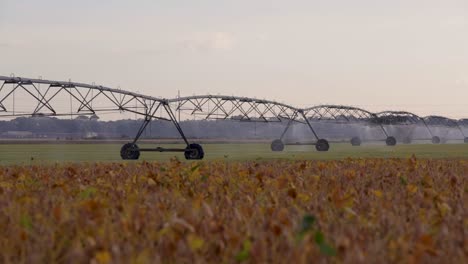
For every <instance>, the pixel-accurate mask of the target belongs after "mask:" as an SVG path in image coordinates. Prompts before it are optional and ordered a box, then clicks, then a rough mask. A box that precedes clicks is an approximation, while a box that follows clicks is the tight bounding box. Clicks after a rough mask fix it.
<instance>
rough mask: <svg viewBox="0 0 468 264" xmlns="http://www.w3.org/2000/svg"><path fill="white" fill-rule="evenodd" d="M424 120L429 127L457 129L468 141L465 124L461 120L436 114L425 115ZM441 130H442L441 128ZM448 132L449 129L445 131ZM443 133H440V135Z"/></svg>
mask: <svg viewBox="0 0 468 264" xmlns="http://www.w3.org/2000/svg"><path fill="white" fill-rule="evenodd" d="M424 122H425V123H426V125H427V126H428V128H429V129H431V130H432V129H433V128H446V129H456V130H458V132H459V133H460V135H461V136H462V137H463V140H464V141H465V142H468V138H467V137H466V136H465V133H464V131H463V128H462V126H463V124H462V121H461V120H455V119H451V118H448V117H445V116H436V115H431V116H426V117H424ZM439 131H440V130H439ZM445 132H446V133H447V132H448V131H445ZM432 133H433V134H436V132H432ZM440 136H442V135H438V137H440Z"/></svg>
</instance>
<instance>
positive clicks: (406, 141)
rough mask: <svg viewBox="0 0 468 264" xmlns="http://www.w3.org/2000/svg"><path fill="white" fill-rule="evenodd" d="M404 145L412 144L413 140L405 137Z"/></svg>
mask: <svg viewBox="0 0 468 264" xmlns="http://www.w3.org/2000/svg"><path fill="white" fill-rule="evenodd" d="M403 144H411V138H409V137H405V138H404V139H403Z"/></svg>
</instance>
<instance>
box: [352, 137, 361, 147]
mask: <svg viewBox="0 0 468 264" xmlns="http://www.w3.org/2000/svg"><path fill="white" fill-rule="evenodd" d="M361 143H362V142H361V139H360V138H359V137H353V138H351V145H352V146H361Z"/></svg>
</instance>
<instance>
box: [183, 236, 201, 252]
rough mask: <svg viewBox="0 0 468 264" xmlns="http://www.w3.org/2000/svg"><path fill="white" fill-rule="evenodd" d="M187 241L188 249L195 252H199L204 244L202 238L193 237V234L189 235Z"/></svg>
mask: <svg viewBox="0 0 468 264" xmlns="http://www.w3.org/2000/svg"><path fill="white" fill-rule="evenodd" d="M187 241H188V244H189V246H190V248H191V249H192V250H193V251H196V250H199V249H201V248H202V247H203V244H204V243H205V241H203V239H202V238H200V237H198V236H196V235H194V234H189V235H188V237H187Z"/></svg>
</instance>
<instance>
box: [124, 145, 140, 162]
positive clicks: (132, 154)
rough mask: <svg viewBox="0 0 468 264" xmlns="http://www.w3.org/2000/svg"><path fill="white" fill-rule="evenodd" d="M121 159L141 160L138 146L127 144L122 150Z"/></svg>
mask: <svg viewBox="0 0 468 264" xmlns="http://www.w3.org/2000/svg"><path fill="white" fill-rule="evenodd" d="M120 157H121V158H122V159H123V160H137V159H138V158H140V150H139V149H138V146H137V144H134V143H127V144H124V145H123V146H122V148H120Z"/></svg>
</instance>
